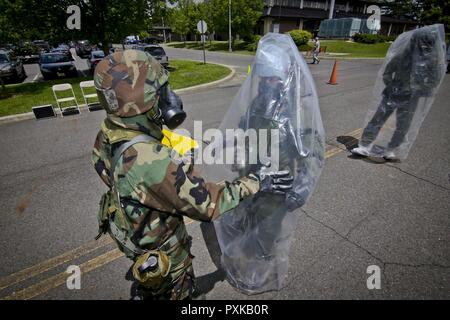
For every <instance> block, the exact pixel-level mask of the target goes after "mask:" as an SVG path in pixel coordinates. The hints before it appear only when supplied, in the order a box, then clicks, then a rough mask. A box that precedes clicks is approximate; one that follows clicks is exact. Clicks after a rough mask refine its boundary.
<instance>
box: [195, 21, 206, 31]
mask: <svg viewBox="0 0 450 320" xmlns="http://www.w3.org/2000/svg"><path fill="white" fill-rule="evenodd" d="M197 30H198V32H200V33H201V34H204V33H205V32H206V30H208V25H207V24H206V22H205V21H203V20H200V21H199V22H198V23H197Z"/></svg>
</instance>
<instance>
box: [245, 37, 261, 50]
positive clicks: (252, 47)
mask: <svg viewBox="0 0 450 320" xmlns="http://www.w3.org/2000/svg"><path fill="white" fill-rule="evenodd" d="M259 40H261V36H260V35H258V34H257V35H254V36H253V38H252V42H250V43H248V44H247V46H246V49H247V50H248V51H256V49H257V48H258V42H259Z"/></svg>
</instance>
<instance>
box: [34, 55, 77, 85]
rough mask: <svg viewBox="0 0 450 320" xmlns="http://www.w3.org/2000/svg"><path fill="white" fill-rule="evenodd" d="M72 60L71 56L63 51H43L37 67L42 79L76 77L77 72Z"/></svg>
mask: <svg viewBox="0 0 450 320" xmlns="http://www.w3.org/2000/svg"><path fill="white" fill-rule="evenodd" d="M73 61H74V60H73V58H72V56H69V55H67V54H65V53H60V52H50V53H43V54H41V58H40V59H39V69H40V70H41V74H42V76H43V77H44V79H50V78H53V77H65V76H68V77H76V76H78V72H77V68H76V67H75V64H74V63H73Z"/></svg>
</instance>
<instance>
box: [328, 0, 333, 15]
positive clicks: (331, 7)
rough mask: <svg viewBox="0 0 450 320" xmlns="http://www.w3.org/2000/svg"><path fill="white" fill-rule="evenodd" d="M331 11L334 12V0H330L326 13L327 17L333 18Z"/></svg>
mask: <svg viewBox="0 0 450 320" xmlns="http://www.w3.org/2000/svg"><path fill="white" fill-rule="evenodd" d="M333 13H334V0H331V3H330V12H329V14H328V19H333Z"/></svg>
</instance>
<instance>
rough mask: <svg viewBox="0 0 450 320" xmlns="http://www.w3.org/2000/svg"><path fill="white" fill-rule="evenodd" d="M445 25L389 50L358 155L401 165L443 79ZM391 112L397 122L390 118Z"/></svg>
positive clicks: (409, 35) (408, 35) (407, 36)
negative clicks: (383, 159)
mask: <svg viewBox="0 0 450 320" xmlns="http://www.w3.org/2000/svg"><path fill="white" fill-rule="evenodd" d="M445 69H446V61H445V33H444V26H443V25H439V24H436V25H432V26H426V27H423V28H420V29H415V30H412V31H408V32H405V33H403V34H401V35H400V36H399V37H398V38H397V39H396V40H395V42H394V43H393V44H392V45H391V47H390V48H389V51H388V54H387V56H386V59H385V62H384V64H383V66H382V67H381V69H380V71H379V73H378V78H377V81H376V83H375V88H374V98H375V99H374V104H373V107H372V108H370V109H369V112H368V114H367V117H366V126H365V129H364V131H363V134H362V137H361V141H360V142H359V146H358V147H357V148H354V149H353V150H352V152H353V153H354V154H357V155H361V156H372V157H382V158H385V159H387V160H404V159H406V157H407V156H408V153H409V150H410V148H411V146H412V145H413V143H414V141H415V139H416V137H417V134H418V132H419V129H420V126H421V124H422V122H423V120H424V119H425V116H426V115H427V113H428V112H429V110H430V108H431V106H432V104H433V100H434V97H435V95H436V93H437V91H438V89H439V86H440V84H441V82H442V80H443V78H444V75H445ZM394 113H395V117H393V116H392V115H393V114H394Z"/></svg>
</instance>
